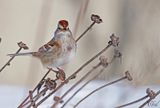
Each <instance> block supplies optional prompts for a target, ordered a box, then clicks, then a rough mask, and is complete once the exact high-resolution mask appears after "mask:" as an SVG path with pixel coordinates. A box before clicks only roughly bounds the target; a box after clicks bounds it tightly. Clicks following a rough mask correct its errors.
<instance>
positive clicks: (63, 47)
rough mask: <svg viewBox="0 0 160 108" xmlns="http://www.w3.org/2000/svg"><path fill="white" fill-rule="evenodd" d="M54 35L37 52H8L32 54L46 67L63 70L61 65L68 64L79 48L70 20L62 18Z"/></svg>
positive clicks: (21, 54) (20, 54) (23, 54)
mask: <svg viewBox="0 0 160 108" xmlns="http://www.w3.org/2000/svg"><path fill="white" fill-rule="evenodd" d="M52 37H53V38H52V39H51V40H50V41H49V42H48V43H46V44H44V45H43V46H41V47H40V48H39V49H38V51H36V52H26V53H18V54H8V56H11V57H12V56H26V55H31V56H33V57H36V58H38V59H39V60H40V61H41V63H42V65H43V66H44V67H46V68H50V69H53V68H57V69H58V70H61V69H60V68H59V67H60V66H63V65H64V64H67V63H68V62H69V61H70V60H71V59H72V58H73V57H74V56H75V53H76V48H77V45H76V41H75V39H74V37H73V35H72V32H71V31H70V29H69V24H68V21H66V20H60V21H59V22H58V25H57V29H56V30H55V32H54V34H53V35H52Z"/></svg>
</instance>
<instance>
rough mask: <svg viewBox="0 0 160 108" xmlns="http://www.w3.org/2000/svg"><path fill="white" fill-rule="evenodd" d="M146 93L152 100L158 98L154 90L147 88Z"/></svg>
mask: <svg viewBox="0 0 160 108" xmlns="http://www.w3.org/2000/svg"><path fill="white" fill-rule="evenodd" d="M146 93H147V94H148V96H149V97H150V98H151V99H154V98H155V96H156V93H155V92H154V91H153V90H151V89H150V88H147V90H146Z"/></svg>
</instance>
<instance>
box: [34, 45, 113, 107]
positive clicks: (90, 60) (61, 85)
mask: <svg viewBox="0 0 160 108" xmlns="http://www.w3.org/2000/svg"><path fill="white" fill-rule="evenodd" d="M110 46H112V44H109V45H107V46H106V47H105V48H104V49H103V50H101V51H100V52H99V53H97V54H96V55H95V56H93V57H92V58H91V59H89V60H88V61H87V62H85V63H84V64H83V65H82V66H81V67H80V68H79V69H78V70H77V71H75V72H74V73H73V74H72V75H70V76H69V77H68V78H67V79H66V80H65V81H64V82H62V83H61V84H60V85H59V86H58V87H57V88H56V89H54V90H53V91H52V92H51V93H49V94H48V95H47V96H45V97H44V98H43V99H42V100H41V101H40V102H38V103H37V106H39V105H40V104H42V103H43V102H44V101H45V100H46V99H47V98H48V97H50V96H51V95H52V94H54V93H55V92H56V91H57V90H59V89H60V88H61V87H63V85H65V84H66V83H67V82H68V81H69V80H71V79H72V78H74V77H75V76H76V75H77V74H78V73H79V72H80V71H81V70H82V69H83V68H84V67H86V66H87V65H88V64H89V63H91V62H92V61H93V60H94V59H96V58H97V57H98V56H99V55H101V54H102V53H104V52H105V51H106V50H107V49H108V48H109V47H110Z"/></svg>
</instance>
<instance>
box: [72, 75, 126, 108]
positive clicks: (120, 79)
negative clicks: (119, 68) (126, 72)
mask: <svg viewBox="0 0 160 108" xmlns="http://www.w3.org/2000/svg"><path fill="white" fill-rule="evenodd" d="M127 78H128V77H127V76H124V77H122V78H119V79H117V80H115V81H112V82H110V83H107V84H105V85H103V86H101V87H99V88H97V89H95V90H94V91H92V92H91V93H89V94H88V95H86V96H85V97H84V98H83V99H81V100H80V101H79V102H78V103H76V105H75V106H74V108H76V107H77V106H78V105H79V104H80V103H81V102H83V101H84V100H85V99H86V98H88V97H89V96H90V95H92V94H94V93H95V92H97V91H99V90H101V89H103V88H104V87H107V86H109V85H112V84H114V83H117V82H119V81H122V80H124V79H127Z"/></svg>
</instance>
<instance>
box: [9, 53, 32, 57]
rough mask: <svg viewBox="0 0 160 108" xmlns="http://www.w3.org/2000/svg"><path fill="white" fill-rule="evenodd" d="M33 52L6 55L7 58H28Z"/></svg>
mask: <svg viewBox="0 0 160 108" xmlns="http://www.w3.org/2000/svg"><path fill="white" fill-rule="evenodd" d="M33 53H34V52H26V53H17V54H16V53H15V54H7V56H10V57H13V56H28V55H32V54H33Z"/></svg>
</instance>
